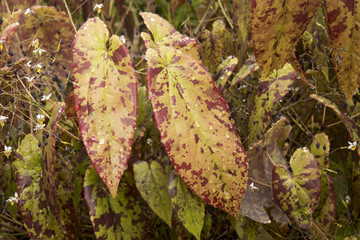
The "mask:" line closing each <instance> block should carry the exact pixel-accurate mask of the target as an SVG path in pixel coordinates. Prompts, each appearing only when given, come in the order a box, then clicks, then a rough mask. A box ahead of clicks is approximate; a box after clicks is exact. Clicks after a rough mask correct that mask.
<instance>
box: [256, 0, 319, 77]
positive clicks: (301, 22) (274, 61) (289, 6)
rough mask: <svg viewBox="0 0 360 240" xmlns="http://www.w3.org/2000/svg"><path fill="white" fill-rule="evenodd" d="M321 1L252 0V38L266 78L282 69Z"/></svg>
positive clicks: (258, 61)
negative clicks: (274, 71)
mask: <svg viewBox="0 0 360 240" xmlns="http://www.w3.org/2000/svg"><path fill="white" fill-rule="evenodd" d="M321 3H322V1H321V0H314V1H307V0H300V1H297V0H285V1H283V0H274V1H262V0H253V1H252V18H251V40H252V46H253V49H254V53H255V57H256V60H257V63H258V64H259V66H260V69H261V72H262V75H263V77H267V76H269V75H270V73H271V72H272V71H273V70H276V69H279V68H282V67H283V65H284V64H285V63H286V62H287V60H288V59H289V57H290V56H291V55H292V53H293V50H294V48H295V45H296V43H297V41H298V39H299V38H300V37H301V35H302V34H303V32H304V31H305V28H306V26H307V25H308V23H309V22H310V21H311V19H312V17H313V16H314V14H315V13H316V10H317V8H318V7H319V6H320V4H321Z"/></svg>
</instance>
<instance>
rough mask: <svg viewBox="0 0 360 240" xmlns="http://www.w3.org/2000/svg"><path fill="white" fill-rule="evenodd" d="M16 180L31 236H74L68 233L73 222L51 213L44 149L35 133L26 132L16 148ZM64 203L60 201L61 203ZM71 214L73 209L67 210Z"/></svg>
mask: <svg viewBox="0 0 360 240" xmlns="http://www.w3.org/2000/svg"><path fill="white" fill-rule="evenodd" d="M15 157H16V161H15V162H14V166H15V169H16V179H17V186H18V195H19V196H20V199H19V207H20V210H21V215H22V218H23V221H24V223H25V227H26V230H27V231H28V234H29V235H30V237H31V238H32V239H53V237H54V236H56V237H57V238H59V239H74V236H73V235H72V234H73V232H69V231H67V230H69V229H70V228H69V225H68V224H70V225H71V224H74V222H73V221H72V222H70V223H69V221H68V220H67V219H64V218H62V217H61V218H60V221H61V222H62V223H63V224H58V223H57V221H56V219H55V216H54V215H53V214H52V213H51V211H50V209H49V207H48V205H47V201H46V197H45V192H44V188H43V184H42V181H41V149H40V148H39V146H38V141H37V140H36V138H35V137H34V136H33V135H30V134H29V135H26V136H25V138H24V139H23V140H22V142H21V144H20V146H19V148H18V149H17V151H16V155H15ZM62 194H63V195H64V192H62ZM58 204H59V205H61V202H58ZM60 216H64V217H69V216H71V212H70V211H68V212H66V216H65V215H64V214H61V215H60Z"/></svg>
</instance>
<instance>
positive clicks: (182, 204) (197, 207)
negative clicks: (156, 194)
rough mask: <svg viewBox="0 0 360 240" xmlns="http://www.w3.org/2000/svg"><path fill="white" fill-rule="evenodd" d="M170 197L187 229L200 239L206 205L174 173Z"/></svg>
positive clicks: (170, 176)
mask: <svg viewBox="0 0 360 240" xmlns="http://www.w3.org/2000/svg"><path fill="white" fill-rule="evenodd" d="M168 187H169V196H170V199H171V203H172V205H173V208H174V210H175V212H176V214H177V216H178V218H179V219H180V221H181V222H182V223H183V224H184V226H185V228H186V229H187V230H188V231H189V232H191V233H192V234H193V235H194V236H195V237H196V238H197V239H200V234H201V230H202V227H203V224H204V216H205V205H204V202H202V201H201V200H200V199H199V198H198V197H197V196H196V195H195V194H194V193H193V192H191V191H190V189H189V188H188V187H187V186H186V184H185V183H184V182H183V181H182V180H181V178H179V177H178V176H177V175H176V174H174V173H173V172H171V173H170V175H169V186H168Z"/></svg>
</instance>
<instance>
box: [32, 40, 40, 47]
mask: <svg viewBox="0 0 360 240" xmlns="http://www.w3.org/2000/svg"><path fill="white" fill-rule="evenodd" d="M31 46H33V47H34V48H38V47H39V39H35V40H34V41H32V42H31Z"/></svg>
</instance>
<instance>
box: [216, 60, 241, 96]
mask: <svg viewBox="0 0 360 240" xmlns="http://www.w3.org/2000/svg"><path fill="white" fill-rule="evenodd" d="M237 62H238V60H237V58H235V57H233V56H229V57H228V58H227V59H225V60H224V61H222V62H221V63H220V65H219V66H218V67H217V69H216V71H215V77H214V81H216V86H217V87H218V89H219V90H220V91H223V89H224V87H225V85H226V82H227V80H228V79H229V77H230V76H231V74H232V72H233V71H234V69H235V67H236V64H237Z"/></svg>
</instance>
